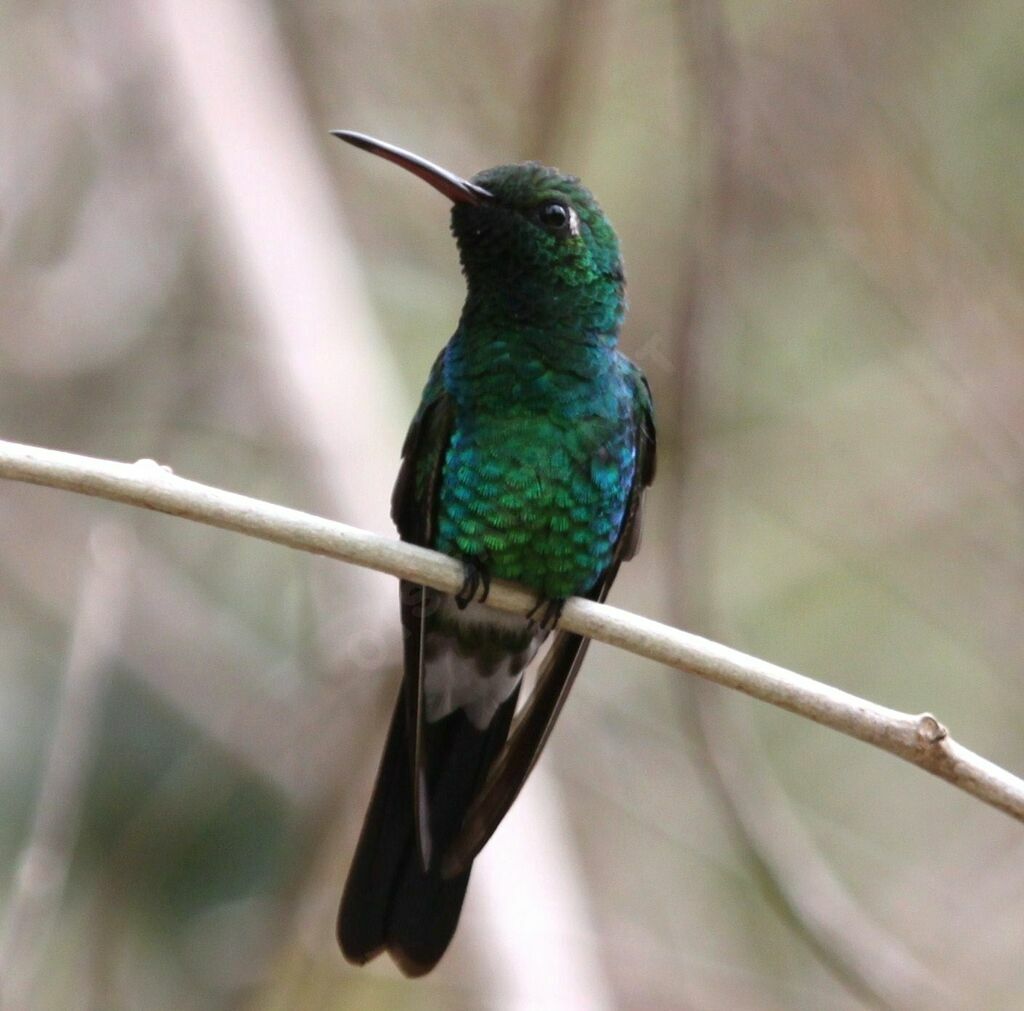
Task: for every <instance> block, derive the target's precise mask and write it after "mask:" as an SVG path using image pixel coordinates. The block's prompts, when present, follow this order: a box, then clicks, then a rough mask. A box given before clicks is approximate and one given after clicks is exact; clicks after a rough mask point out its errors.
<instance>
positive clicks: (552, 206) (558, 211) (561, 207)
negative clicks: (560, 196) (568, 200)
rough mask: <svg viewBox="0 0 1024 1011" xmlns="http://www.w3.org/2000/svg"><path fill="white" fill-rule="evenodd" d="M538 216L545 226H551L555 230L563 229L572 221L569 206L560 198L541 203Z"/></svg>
mask: <svg viewBox="0 0 1024 1011" xmlns="http://www.w3.org/2000/svg"><path fill="white" fill-rule="evenodd" d="M537 217H538V219H539V221H540V223H541V224H542V225H543V226H544V227H545V228H550V229H551V231H553V232H559V231H561V230H562V229H564V228H565V227H566V226H567V225H568V224H569V222H570V221H571V214H570V212H569V208H568V207H566V206H565V204H563V203H561V202H560V201H558V200H549V201H548V202H547V203H546V204H541V205H540V209H539V210H538V212H537Z"/></svg>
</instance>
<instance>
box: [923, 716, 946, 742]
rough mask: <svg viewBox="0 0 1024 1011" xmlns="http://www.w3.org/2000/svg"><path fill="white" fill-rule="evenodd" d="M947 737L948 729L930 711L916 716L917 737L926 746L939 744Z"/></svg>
mask: <svg viewBox="0 0 1024 1011" xmlns="http://www.w3.org/2000/svg"><path fill="white" fill-rule="evenodd" d="M947 737H949V731H948V730H947V729H946V728H945V726H943V725H942V724H941V723H940V722H939V721H938V720H937V719H936V718H935V717H934V716H932V714H931V713H921V715H920V716H918V718H917V739H918V740H919V741H920V742H921V743H922V744H926V745H928V746H933V745H936V744H939V743H940V742H941V741H944V740H945V739H946V738H947Z"/></svg>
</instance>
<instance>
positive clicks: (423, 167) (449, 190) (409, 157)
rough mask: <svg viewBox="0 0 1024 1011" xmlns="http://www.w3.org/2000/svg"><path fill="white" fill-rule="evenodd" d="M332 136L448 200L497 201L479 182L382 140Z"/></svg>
mask: <svg viewBox="0 0 1024 1011" xmlns="http://www.w3.org/2000/svg"><path fill="white" fill-rule="evenodd" d="M331 135H332V136H334V137H338V138H339V139H341V140H344V141H347V142H348V143H349V144H353V145H355V147H358V148H362V149H363V150H364V151H369V152H370V154H375V155H377V156H378V157H380V158H384V159H386V160H387V161H392V162H394V163H395V164H396V165H400V166H401V167H402V168H404V169H405V170H406V171H407V172H411V173H412V174H413V175H414V176H419V177H420V179H422V180H424V181H425V182H428V183H430V185H431V186H433V187H434V189H435V190H437V191H438V192H440V193H443V194H444V195H445V196H446V197H447V198H448V199H449V200H451V201H452V202H453V203H456V204H483V203H487V202H488V201H491V200H493V199H494V195H493V194H491V193H489V192H488V191H487V190H485V189H484V188H483V187H482V186H477V185H476V183H471V182H470V181H469V180H468V179H462V178H461V177H460V176H457V175H455V174H454V173H452V172H449V171H447V169H443V168H441V167H440V166H439V165H435V164H434V163H433V162H429V161H427V160H426V159H425V158H420V157H419V155H415V154H411V153H410V152H409V151H403V150H402V149H401V148H400V147H394V146H393V145H391V144H385V143H384V141H382V140H375V139H374V138H373V137H367V136H366V134H365V133H355V132H353V131H352V130H332V131H331Z"/></svg>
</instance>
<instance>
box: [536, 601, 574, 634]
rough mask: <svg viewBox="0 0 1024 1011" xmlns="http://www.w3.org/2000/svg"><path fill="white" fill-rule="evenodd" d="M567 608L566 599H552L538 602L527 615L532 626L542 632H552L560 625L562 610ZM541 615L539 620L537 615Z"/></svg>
mask: <svg viewBox="0 0 1024 1011" xmlns="http://www.w3.org/2000/svg"><path fill="white" fill-rule="evenodd" d="M564 607H565V598H564V597H552V598H549V599H543V598H542V599H541V600H538V601H537V603H536V605H535V606H534V607H533V609H532V610H531V611H529V612H528V613H527V615H526V619H527V621H529V623H530V625H532V626H535V627H536V628H538V629H540V630H541V631H542V632H550V631H551V629H553V628H554V627H555V625H557V624H558V619H559V618H561V617H562V609H563V608H564ZM538 614H539V615H540V617H539V618H538V617H537V615H538Z"/></svg>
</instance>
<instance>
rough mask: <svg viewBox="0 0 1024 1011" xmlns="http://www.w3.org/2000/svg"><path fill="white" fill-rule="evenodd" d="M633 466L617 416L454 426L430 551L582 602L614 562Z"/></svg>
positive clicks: (474, 420)
mask: <svg viewBox="0 0 1024 1011" xmlns="http://www.w3.org/2000/svg"><path fill="white" fill-rule="evenodd" d="M634 459H635V446H634V445H633V440H632V436H631V433H630V430H629V429H628V427H627V426H626V425H624V424H623V423H622V422H621V421H620V420H619V416H618V414H617V412H614V411H610V412H605V413H601V412H598V411H594V412H590V413H584V414H582V415H580V414H579V413H578V412H577V413H575V414H573V413H566V412H563V413H556V414H543V413H537V412H532V411H516V410H512V411H506V412H503V413H502V414H500V415H495V416H487V415H483V416H480V415H477V416H473V417H468V418H460V419H459V420H458V422H457V424H456V426H455V430H454V432H453V434H452V438H451V442H450V444H449V447H448V451H447V453H446V456H445V461H444V467H443V472H442V479H441V488H440V501H439V503H438V525H437V544H436V546H437V547H438V549H439V550H441V551H444V552H446V553H448V554H453V555H456V556H462V557H472V558H476V559H480V560H482V561H483V563H484V564H485V565H486V566H487V567H488V569H489V570H490V572H491V574H492V575H493V576H497V577H499V578H503V579H511V580H515V581H517V582H521V583H524V584H526V585H527V586H530V587H531V588H533V589H534V590H536V591H537V592H538V593H540V594H541V595H542V596H545V597H550V598H562V597H568V596H572V595H573V594H578V593H584V592H586V591H587V590H588V589H589V588H590V587H591V586H592V585H593V584H594V582H595V581H596V580H597V578H598V577H599V576H600V574H601V573H602V572H603V571H604V569H605V568H607V566H608V564H609V563H610V561H611V557H612V553H613V551H614V547H615V542H616V541H617V539H618V535H619V531H620V528H621V525H622V518H623V513H624V510H625V505H626V499H627V497H628V492H629V487H630V485H631V483H632V478H633V466H634Z"/></svg>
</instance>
